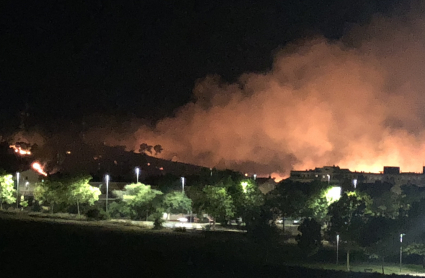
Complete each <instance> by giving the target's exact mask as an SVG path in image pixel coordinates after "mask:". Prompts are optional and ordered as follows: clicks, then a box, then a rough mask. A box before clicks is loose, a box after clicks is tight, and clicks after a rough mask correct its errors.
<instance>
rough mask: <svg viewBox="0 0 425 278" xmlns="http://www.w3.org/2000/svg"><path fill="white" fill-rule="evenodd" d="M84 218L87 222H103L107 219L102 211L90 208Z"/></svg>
mask: <svg viewBox="0 0 425 278" xmlns="http://www.w3.org/2000/svg"><path fill="white" fill-rule="evenodd" d="M86 217H87V219H88V220H105V219H108V218H109V217H108V215H107V214H106V212H105V211H104V210H103V209H99V208H92V209H89V210H88V211H87V212H86Z"/></svg>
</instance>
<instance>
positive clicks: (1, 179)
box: [0, 174, 16, 209]
mask: <svg viewBox="0 0 425 278" xmlns="http://www.w3.org/2000/svg"><path fill="white" fill-rule="evenodd" d="M13 184H14V182H13V176H12V175H7V174H3V175H1V176H0V208H1V209H3V203H7V204H13V203H14V202H16V190H15V189H14V187H13Z"/></svg>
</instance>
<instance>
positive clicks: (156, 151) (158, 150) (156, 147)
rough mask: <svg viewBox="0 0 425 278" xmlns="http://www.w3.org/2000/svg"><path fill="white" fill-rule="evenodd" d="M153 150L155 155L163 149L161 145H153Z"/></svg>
mask: <svg viewBox="0 0 425 278" xmlns="http://www.w3.org/2000/svg"><path fill="white" fill-rule="evenodd" d="M153 150H154V151H155V155H158V154H160V153H161V152H162V151H163V150H164V149H163V148H162V146H161V145H155V146H153Z"/></svg>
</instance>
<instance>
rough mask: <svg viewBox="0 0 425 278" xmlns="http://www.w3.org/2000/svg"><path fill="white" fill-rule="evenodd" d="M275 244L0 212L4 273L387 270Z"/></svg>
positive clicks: (231, 274)
mask: <svg viewBox="0 0 425 278" xmlns="http://www.w3.org/2000/svg"><path fill="white" fill-rule="evenodd" d="M256 248H257V249H256ZM270 250H271V251H270V252H269V259H267V260H266V259H265V254H266V252H265V250H264V248H262V247H260V246H259V245H255V244H250V243H247V242H246V240H245V239H237V238H232V237H229V236H227V235H222V234H205V233H196V234H194V233H189V232H187V233H178V232H151V231H143V230H137V229H123V230H120V228H119V227H117V228H114V227H100V226H99V227H96V226H85V225H81V224H67V223H63V222H55V221H51V220H50V221H45V220H32V219H29V218H23V219H17V218H16V217H13V216H8V215H3V214H0V277H26V276H31V277H294V278H296V277H302V278H305V277H330V278H332V277H378V276H380V275H379V274H361V273H345V272H336V271H325V270H313V269H306V268H298V267H289V266H282V265H276V263H278V262H279V261H280V262H281V261H282V260H280V259H279V258H277V256H282V257H287V256H288V255H289V256H290V254H288V253H290V252H291V251H290V250H287V251H286V252H285V250H284V251H283V253H282V250H279V251H278V252H277V251H276V250H277V249H275V251H273V247H271V249H270ZM276 252H277V253H276ZM285 253H286V254H285ZM278 254H279V255H278ZM400 277H401V276H400Z"/></svg>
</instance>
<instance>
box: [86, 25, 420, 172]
mask: <svg viewBox="0 0 425 278" xmlns="http://www.w3.org/2000/svg"><path fill="white" fill-rule="evenodd" d="M193 91H194V101H193V102H192V103H188V104H187V105H185V106H184V107H181V109H180V110H179V111H178V112H177V113H176V114H175V117H172V118H165V119H163V120H161V121H159V122H158V123H157V124H156V126H155V127H154V128H151V127H148V126H143V125H142V126H140V127H139V128H138V129H137V131H135V132H134V133H132V134H131V135H123V134H122V133H114V134H108V137H107V139H106V143H108V144H113V145H115V144H119V145H125V146H127V148H128V149H131V150H136V151H137V150H138V149H139V145H140V144H141V143H148V144H152V145H155V144H160V145H162V147H163V149H164V151H163V152H162V153H161V154H160V157H162V158H168V159H174V160H177V161H182V162H187V163H194V164H199V165H203V166H207V167H220V168H233V169H237V170H242V171H245V172H251V173H258V174H263V175H264V174H270V173H277V174H280V175H281V176H284V175H287V174H288V172H289V171H290V170H291V169H293V168H298V169H307V168H314V167H320V166H323V165H339V166H341V167H347V168H350V169H351V170H358V171H373V172H378V171H381V170H382V167H383V166H384V165H388V166H397V165H398V166H401V168H402V170H403V171H417V172H419V171H422V165H423V163H424V161H425V131H424V127H425V109H424V107H425V21H423V20H421V19H417V18H416V19H415V20H403V19H397V20H395V19H394V18H393V19H388V18H378V19H375V20H374V21H373V22H372V23H371V24H370V26H368V27H367V28H366V27H358V28H355V29H354V30H352V32H351V33H350V34H349V35H347V36H345V37H344V38H343V39H342V40H341V41H332V42H330V41H327V40H325V39H322V38H315V39H311V40H309V41H303V42H299V43H297V44H294V45H291V46H288V47H286V48H285V49H282V50H281V51H280V52H278V53H277V55H276V58H275V61H274V64H273V67H272V69H271V70H270V71H268V72H265V73H249V74H244V75H242V76H240V78H239V80H238V81H237V82H235V83H226V82H223V81H222V80H221V79H220V77H218V76H208V77H205V78H204V79H203V80H200V81H199V82H197V83H196V85H195V87H194V90H193ZM98 131H99V130H97V131H93V134H97V135H96V136H98V134H99V133H98Z"/></svg>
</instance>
